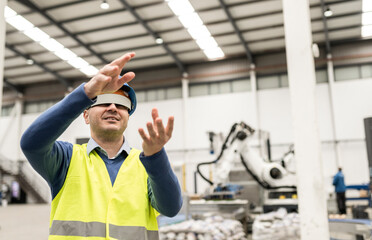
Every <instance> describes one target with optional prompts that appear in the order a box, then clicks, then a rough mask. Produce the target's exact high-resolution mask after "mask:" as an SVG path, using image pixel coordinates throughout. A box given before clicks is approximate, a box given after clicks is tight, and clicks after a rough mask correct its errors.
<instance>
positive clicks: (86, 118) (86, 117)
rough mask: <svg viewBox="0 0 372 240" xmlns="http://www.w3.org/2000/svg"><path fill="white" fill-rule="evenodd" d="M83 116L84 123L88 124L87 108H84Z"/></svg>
mask: <svg viewBox="0 0 372 240" xmlns="http://www.w3.org/2000/svg"><path fill="white" fill-rule="evenodd" d="M83 117H84V121H85V123H86V124H89V109H87V110H84V113H83Z"/></svg>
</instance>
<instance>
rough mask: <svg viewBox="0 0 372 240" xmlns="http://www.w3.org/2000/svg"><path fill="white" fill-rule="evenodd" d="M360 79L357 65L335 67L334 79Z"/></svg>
mask: <svg viewBox="0 0 372 240" xmlns="http://www.w3.org/2000/svg"><path fill="white" fill-rule="evenodd" d="M352 79H360V76H359V66H351V67H339V68H335V81H344V80H352Z"/></svg>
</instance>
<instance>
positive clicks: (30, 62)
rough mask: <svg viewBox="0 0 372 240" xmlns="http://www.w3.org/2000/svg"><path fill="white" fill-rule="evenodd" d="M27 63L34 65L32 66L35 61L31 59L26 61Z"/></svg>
mask: <svg viewBox="0 0 372 240" xmlns="http://www.w3.org/2000/svg"><path fill="white" fill-rule="evenodd" d="M26 63H27V65H32V64H34V60H32V59H31V58H28V59H27V60H26Z"/></svg>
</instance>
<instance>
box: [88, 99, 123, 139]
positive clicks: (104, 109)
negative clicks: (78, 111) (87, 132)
mask: <svg viewBox="0 0 372 240" xmlns="http://www.w3.org/2000/svg"><path fill="white" fill-rule="evenodd" d="M84 119H85V123H86V124H90V129H91V134H92V137H97V138H107V139H110V138H115V137H117V136H122V135H123V132H124V130H125V129H126V128H127V125H128V119H129V113H128V108H126V107H124V106H121V105H115V104H113V103H112V104H100V105H97V106H94V107H91V108H89V109H88V110H85V111H84Z"/></svg>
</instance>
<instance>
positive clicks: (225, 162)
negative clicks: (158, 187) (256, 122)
mask: <svg viewBox="0 0 372 240" xmlns="http://www.w3.org/2000/svg"><path fill="white" fill-rule="evenodd" d="M254 133H255V130H254V129H253V128H251V127H250V126H249V125H247V124H245V123H244V122H241V123H235V124H234V125H233V126H232V127H231V130H230V132H229V134H228V136H227V137H226V139H225V141H224V143H223V145H222V149H221V152H220V154H219V156H218V158H217V159H216V160H214V161H211V162H205V163H200V164H198V166H197V171H198V173H199V174H200V176H201V177H202V178H203V179H204V180H206V181H207V182H208V183H209V184H210V185H214V186H217V185H221V184H227V183H228V180H229V179H228V176H229V173H230V171H231V170H232V169H233V167H234V164H236V163H237V162H241V163H242V164H243V166H244V168H245V169H246V171H247V172H248V173H249V174H250V175H251V176H252V177H253V178H254V179H255V180H256V181H257V182H258V183H259V184H260V185H261V186H262V187H263V188H265V189H279V188H293V189H295V188H296V176H295V174H294V173H293V172H290V171H288V170H287V169H286V168H285V162H284V161H282V162H281V163H278V162H273V161H270V160H265V159H263V158H262V157H261V156H260V154H259V152H258V150H257V149H254V148H253V147H251V146H250V145H249V140H250V137H251V136H252V135H253V134H254ZM288 154H293V150H292V151H290V152H288V153H286V155H285V157H288ZM283 159H284V158H283ZM207 164H216V165H215V169H216V172H215V177H214V178H215V181H214V182H212V181H211V180H209V179H207V178H206V177H204V176H203V174H202V173H201V172H200V166H202V165H207Z"/></svg>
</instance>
